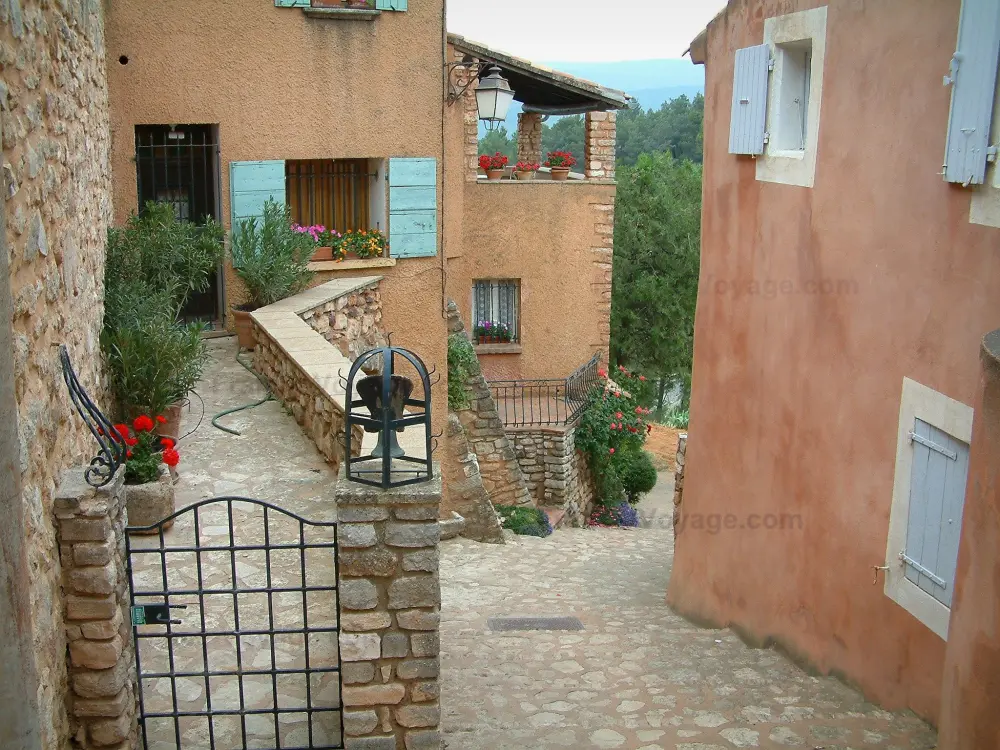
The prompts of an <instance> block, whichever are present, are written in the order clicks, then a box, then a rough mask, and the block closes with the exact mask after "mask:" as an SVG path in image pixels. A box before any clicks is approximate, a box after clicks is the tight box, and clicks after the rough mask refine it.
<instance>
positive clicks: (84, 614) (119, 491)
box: [45, 466, 138, 750]
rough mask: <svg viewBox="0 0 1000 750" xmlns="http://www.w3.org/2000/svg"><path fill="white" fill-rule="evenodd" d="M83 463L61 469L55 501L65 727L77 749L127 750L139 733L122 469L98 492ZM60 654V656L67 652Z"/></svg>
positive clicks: (133, 745) (133, 743) (136, 739)
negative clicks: (67, 687) (66, 687)
mask: <svg viewBox="0 0 1000 750" xmlns="http://www.w3.org/2000/svg"><path fill="white" fill-rule="evenodd" d="M84 468H85V467H82V466H81V467H77V468H74V469H71V470H69V471H67V472H65V473H64V474H63V477H62V482H61V484H60V486H59V489H58V491H57V494H56V498H55V522H56V534H57V538H58V542H59V562H60V566H61V569H62V585H63V589H64V592H65V610H64V614H65V622H66V625H65V631H66V640H67V641H68V643H69V658H68V664H67V669H68V673H69V678H70V684H71V686H72V691H71V693H70V695H69V697H68V700H67V708H68V710H69V714H70V718H69V723H70V726H69V731H70V734H71V735H72V737H73V740H74V741H73V747H75V748H81V749H87V750H89V749H90V748H107V750H129V749H130V748H133V747H135V745H136V742H137V741H138V734H137V724H136V700H137V695H136V691H137V685H136V669H135V645H134V641H133V639H132V627H131V624H132V623H131V618H130V616H129V612H130V599H129V593H128V573H127V566H126V553H125V525H126V520H125V487H124V478H125V473H124V469H121V470H119V472H118V475H117V476H116V477H115V478H114V479H113V480H112V481H111V483H110V484H108V485H107V486H106V487H103V488H101V489H99V490H96V489H94V488H93V487H90V486H89V485H87V483H86V482H85V481H84V478H83V476H84ZM60 656H62V658H64V659H65V658H66V657H65V652H64V653H63V654H60ZM45 747H59V745H45Z"/></svg>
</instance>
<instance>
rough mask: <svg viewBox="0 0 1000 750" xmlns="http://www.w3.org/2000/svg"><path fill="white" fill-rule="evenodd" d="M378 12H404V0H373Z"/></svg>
mask: <svg viewBox="0 0 1000 750" xmlns="http://www.w3.org/2000/svg"><path fill="white" fill-rule="evenodd" d="M375 7H376V8H377V9H378V10H406V0H375Z"/></svg>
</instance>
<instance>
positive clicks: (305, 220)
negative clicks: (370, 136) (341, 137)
mask: <svg viewBox="0 0 1000 750" xmlns="http://www.w3.org/2000/svg"><path fill="white" fill-rule="evenodd" d="M376 176H377V175H376V174H373V173H370V172H369V168H368V161H367V160H366V159H303V160H298V161H295V160H291V161H286V162H285V196H286V200H287V201H288V206H289V208H290V209H291V214H292V221H294V222H297V223H298V224H301V225H302V226H305V227H308V226H314V225H316V224H319V225H321V226H324V227H326V228H327V229H334V230H336V231H338V232H341V233H343V232H348V231H351V230H364V229H380V228H381V227H373V226H370V224H371V215H370V212H371V209H370V197H371V183H372V180H373V179H374V178H375V177H376Z"/></svg>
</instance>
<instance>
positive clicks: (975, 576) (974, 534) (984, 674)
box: [938, 330, 1000, 750]
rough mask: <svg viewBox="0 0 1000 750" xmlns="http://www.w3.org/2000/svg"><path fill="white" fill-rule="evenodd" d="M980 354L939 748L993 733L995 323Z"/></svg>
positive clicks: (979, 743) (998, 501) (999, 626)
mask: <svg viewBox="0 0 1000 750" xmlns="http://www.w3.org/2000/svg"><path fill="white" fill-rule="evenodd" d="M981 359H982V379H981V381H980V382H981V390H980V392H979V396H978V398H977V399H976V404H975V409H976V412H975V420H974V422H973V425H972V442H971V443H970V444H969V479H968V483H967V485H966V491H965V509H964V511H963V513H962V541H961V546H960V547H959V552H958V567H957V569H956V572H955V584H956V586H955V598H954V601H953V602H952V609H951V622H950V623H949V627H948V645H947V649H946V651H945V660H944V674H943V679H942V685H941V714H940V734H939V737H938V747H940V748H942V750H980V749H981V748H987V747H997V741H998V740H1000V712H998V711H997V692H998V691H1000V330H996V331H993V332H992V333H990V334H987V336H986V338H985V339H984V340H983V346H982V351H981Z"/></svg>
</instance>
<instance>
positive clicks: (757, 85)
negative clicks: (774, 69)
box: [729, 44, 771, 154]
mask: <svg viewBox="0 0 1000 750" xmlns="http://www.w3.org/2000/svg"><path fill="white" fill-rule="evenodd" d="M770 61H771V53H770V51H769V49H768V47H767V45H766V44H760V45H757V46H756V47H746V48H745V49H739V50H736V61H735V66H734V71H733V110H732V114H731V115H730V121H729V153H731V154H762V153H764V122H765V119H766V115H767V85H768V80H767V79H768V67H769V66H770Z"/></svg>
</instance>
